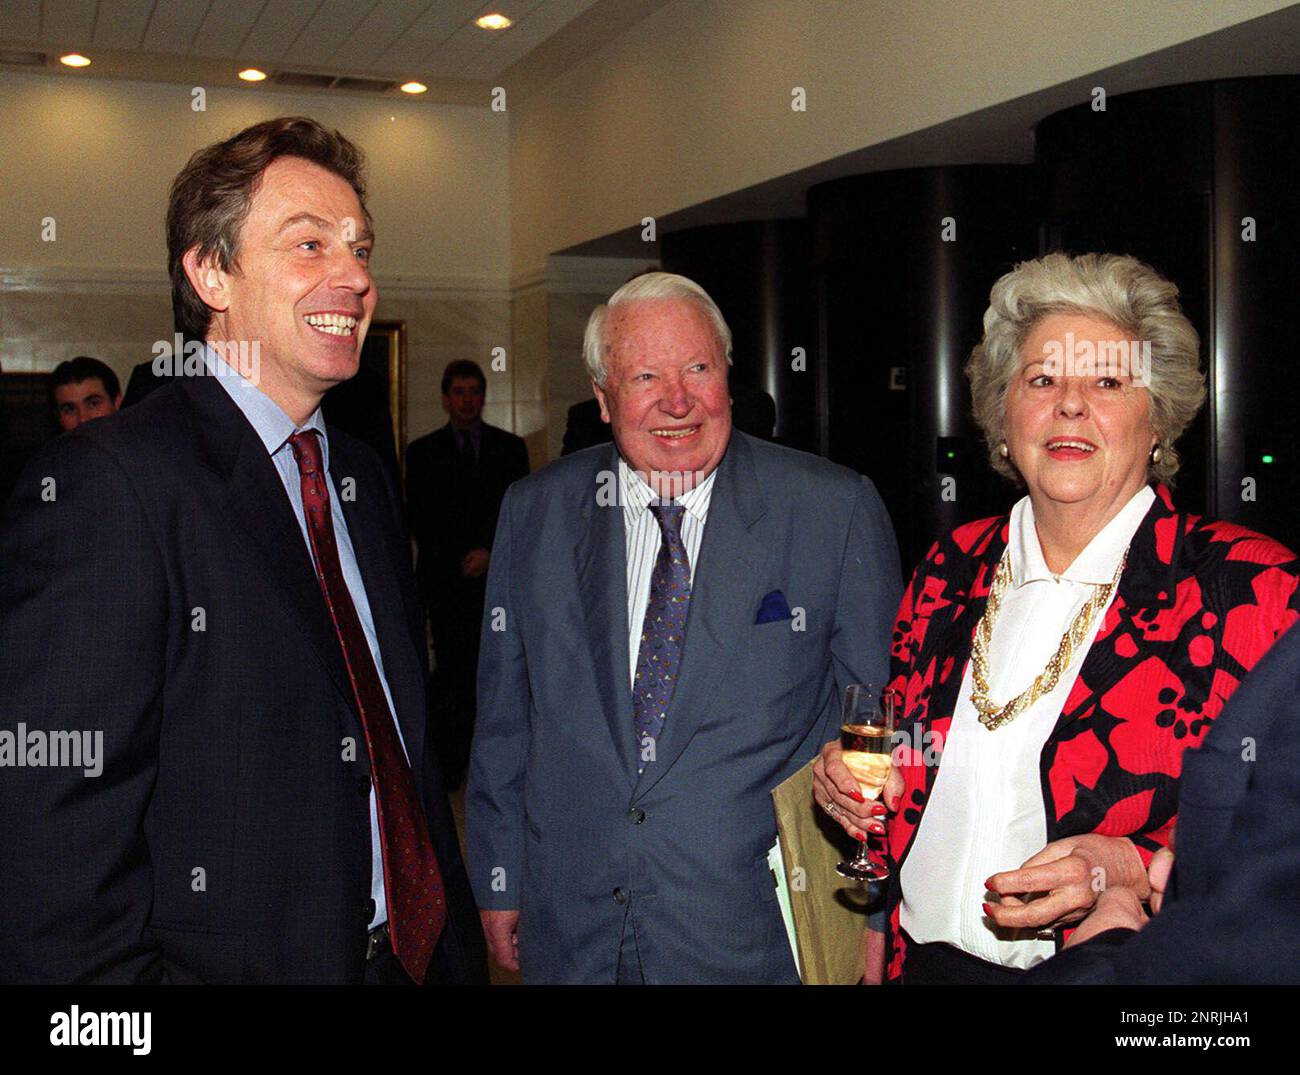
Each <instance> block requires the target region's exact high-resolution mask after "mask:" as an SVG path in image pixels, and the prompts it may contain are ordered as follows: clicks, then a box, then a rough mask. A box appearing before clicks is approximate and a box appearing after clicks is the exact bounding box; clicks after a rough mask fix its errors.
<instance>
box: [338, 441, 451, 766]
mask: <svg viewBox="0 0 1300 1075" xmlns="http://www.w3.org/2000/svg"><path fill="white" fill-rule="evenodd" d="M352 448H353V446H352V445H350V444H349V443H348V442H347V440H346V439H345V438H344V437H343V436H339V435H336V434H335V433H334V432H331V433H330V466H329V471H330V478H331V479H332V480H333V483H334V489H335V490H336V491H338V490H339V489H340V487H341V485H342V482H343V479H344V478H352V479H354V481H355V482H356V491H357V495H356V496H355V497H353V498H352V499H347V498H343V499H342V500H341V504H342V507H343V517H344V519H345V520H347V524H348V537H349V539H350V540H351V542H352V552H353V553H354V555H355V556H356V560H357V568H358V570H359V571H360V572H361V582H362V585H363V586H364V587H365V590H366V601H367V603H368V604H369V605H370V618H371V621H372V622H373V623H374V625H375V637H376V638H377V639H378V640H379V652H380V655H381V656H382V658H383V663H384V680H385V682H387V684H388V690H389V693H390V694H392V696H393V707H394V708H395V709H396V713H395V714H394V717H395V718H396V720H397V722H398V724H399V726H400V727H401V731H402V740H403V742H404V743H405V744H406V753H407V756H408V757H409V759H410V762H411V767H412V769H413V770H415V771H416V772H417V773H418V772H419V771H420V759H421V758H422V757H423V750H424V729H425V725H426V723H427V704H426V696H425V694H424V692H423V691H417V690H415V689H414V687H415V685H416V684H420V683H423V681H424V675H423V672H422V671H421V669H420V665H419V664H418V663H417V658H418V656H419V650H417V649H415V648H414V647H413V646H412V639H411V635H410V632H409V630H408V629H407V626H406V623H405V617H404V609H405V607H406V606H405V603H404V602H403V600H402V591H401V587H400V585H399V584H398V579H397V575H396V572H395V571H394V565H393V562H392V559H391V558H390V557H389V556H388V554H387V552H386V550H385V549H384V533H385V530H386V529H387V528H386V527H385V525H384V519H383V518H382V513H383V512H384V511H385V510H386V504H387V498H386V497H385V496H384V489H383V486H382V482H383V477H382V475H381V474H380V473H379V472H378V469H377V468H376V467H369V468H367V474H368V476H367V477H365V478H363V477H362V476H361V473H360V467H359V465H358V462H357V460H356V459H355V458H354V456H353V454H352Z"/></svg>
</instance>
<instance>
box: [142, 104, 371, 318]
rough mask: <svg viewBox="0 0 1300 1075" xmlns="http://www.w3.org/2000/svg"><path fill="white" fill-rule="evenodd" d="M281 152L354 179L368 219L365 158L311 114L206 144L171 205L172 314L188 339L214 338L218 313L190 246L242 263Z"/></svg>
mask: <svg viewBox="0 0 1300 1075" xmlns="http://www.w3.org/2000/svg"><path fill="white" fill-rule="evenodd" d="M280 157H301V158H303V159H304V160H308V161H311V162H312V163H313V164H318V165H320V166H321V167H322V168H324V169H325V170H326V171H327V172H333V173H334V174H335V175H337V176H339V177H340V178H341V179H344V180H346V181H347V183H348V185H349V186H351V187H352V189H353V190H354V191H356V193H357V198H358V199H360V201H361V211H362V213H364V214H365V218H366V224H367V225H370V224H371V219H370V212H369V210H367V209H366V187H365V158H364V156H363V155H362V153H361V150H359V149H358V148H357V147H356V146H354V145H353V144H352V143H351V142H349V141H348V140H347V139H346V138H344V137H343V135H341V134H339V132H338V131H330V130H327V129H326V128H324V127H322V126H321V125H320V124H319V123H317V122H316V121H315V120H314V119H307V118H305V117H303V116H281V117H280V118H279V119H268V120H266V121H265V122H263V123H257V124H254V125H253V126H252V127H247V128H245V129H244V130H242V131H240V132H239V133H238V134H236V135H234V136H232V137H230V138H227V139H226V140H225V141H224V142H216V143H214V144H212V145H210V146H205V147H204V148H203V149H200V150H199V151H198V152H197V153H195V154H194V156H192V157H191V158H190V159H189V163H188V164H186V165H185V167H184V168H182V169H181V171H180V174H179V175H177V176H176V179H175V180H174V181H173V182H172V191H171V198H170V200H169V201H168V204H167V270H168V272H169V273H170V274H171V280H172V317H173V319H174V321H175V324H176V331H177V332H180V333H182V334H184V336H185V337H186V338H188V339H192V340H202V339H205V338H206V337H207V333H208V326H209V325H210V324H211V322H212V311H211V310H210V309H209V308H208V306H207V304H206V303H205V302H204V301H203V300H202V299H201V298H199V295H198V292H196V291H195V290H194V288H193V286H192V285H191V284H190V281H189V278H188V277H187V276H186V275H185V264H184V260H183V259H184V257H185V252H186V251H187V250H190V249H192V248H193V247H196V246H197V247H198V249H199V257H200V258H208V257H214V256H215V258H216V261H217V264H218V265H220V266H221V268H222V269H225V270H229V269H230V268H231V266H232V265H233V266H237V264H238V254H239V250H238V244H239V231H240V229H241V228H242V227H243V224H244V218H245V217H247V216H248V207H249V205H250V204H251V203H252V200H253V195H254V194H256V193H257V187H258V184H259V183H260V182H261V180H262V173H263V172H265V171H266V169H267V167H268V166H269V165H270V164H271V162H272V161H275V160H277V159H278V158H280Z"/></svg>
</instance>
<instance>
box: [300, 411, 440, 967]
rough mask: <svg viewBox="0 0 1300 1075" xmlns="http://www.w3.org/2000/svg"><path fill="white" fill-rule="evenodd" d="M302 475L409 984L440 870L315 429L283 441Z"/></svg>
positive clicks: (428, 938) (391, 926) (424, 955)
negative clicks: (369, 636)
mask: <svg viewBox="0 0 1300 1075" xmlns="http://www.w3.org/2000/svg"><path fill="white" fill-rule="evenodd" d="M289 446H290V447H291V448H292V449H293V457H294V459H295V460H297V462H298V472H299V474H300V476H301V479H302V504H303V507H304V508H305V509H306V513H307V534H308V536H309V538H310V540H311V549H312V553H313V555H314V556H315V557H316V570H317V578H318V579H319V580H320V588H321V592H322V593H323V594H324V595H325V604H326V605H327V606H328V607H329V613H330V619H331V620H333V621H334V631H335V633H336V634H337V635H338V638H339V645H340V646H341V647H342V648H343V662H344V664H346V665H347V669H348V678H349V679H350V680H351V681H352V692H353V694H354V695H355V696H356V700H357V708H358V709H359V710H360V711H361V725H362V727H363V728H364V729H365V733H366V747H367V749H368V750H369V752H370V775H371V777H372V778H373V780H374V782H375V799H376V801H377V803H378V807H379V840H380V844H381V845H382V848H383V856H384V891H385V892H386V893H387V897H388V930H389V934H390V935H391V937H392V944H393V952H394V954H395V955H396V956H397V958H398V960H400V961H401V964H402V966H403V968H405V970H406V973H407V974H409V975H410V976H411V978H412V979H413V980H414V981H415V982H417V983H418V982H423V981H424V976H425V973H426V972H427V971H428V969H429V960H430V958H431V957H432V956H433V949H434V946H435V945H436V944H437V943H438V937H439V935H440V934H441V933H442V927H443V925H444V924H445V923H446V920H447V910H446V905H445V904H444V903H443V895H442V873H441V871H440V870H439V869H438V859H437V857H436V856H435V855H434V852H433V843H432V841H431V840H430V839H429V827H428V825H426V824H425V820H424V811H423V810H422V809H421V808H420V800H419V796H418V795H417V794H416V791H415V778H414V777H413V776H412V775H411V767H410V766H409V765H408V764H407V763H406V755H405V753H404V752H403V750H402V743H401V740H400V739H398V737H397V726H396V724H394V722H393V715H392V713H391V712H389V709H388V700H387V699H386V698H385V697H384V688H383V684H382V683H380V681H379V672H378V670H377V669H376V668H375V662H374V658H373V657H372V656H371V654H370V646H369V644H368V643H367V642H366V636H365V632H364V631H363V630H362V629H361V620H360V619H359V618H358V617H357V610H356V606H355V605H353V603H352V595H351V594H350V593H348V587H347V583H346V582H344V580H343V571H342V568H340V566H339V550H338V546H337V545H336V544H335V542H334V521H333V519H332V517H331V515H330V494H329V485H328V484H327V482H326V480H325V473H324V465H323V463H322V460H321V448H320V441H319V440H318V439H317V438H316V433H315V431H314V430H308V431H307V432H305V433H295V434H294V435H293V436H292V437H290V438H289Z"/></svg>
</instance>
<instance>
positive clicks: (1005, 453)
mask: <svg viewBox="0 0 1300 1075" xmlns="http://www.w3.org/2000/svg"><path fill="white" fill-rule="evenodd" d="M998 455H1000V456H1002V458H1003V459H1009V458H1011V449H1010V448H1008V447H1007V442H1006V441H1003V442H1002V443H1001V444H999V445H998Z"/></svg>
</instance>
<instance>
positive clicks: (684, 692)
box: [466, 273, 901, 983]
mask: <svg viewBox="0 0 1300 1075" xmlns="http://www.w3.org/2000/svg"><path fill="white" fill-rule="evenodd" d="M729 350H730V331H729V330H728V328H727V325H726V322H725V321H724V320H723V318H722V314H721V313H720V312H719V311H718V308H717V306H716V305H715V304H714V303H713V301H712V300H711V299H710V298H709V296H708V295H707V294H705V292H704V291H703V290H702V289H701V288H700V287H699V286H698V285H697V284H694V283H693V282H692V281H690V280H686V279H684V278H683V277H680V276H673V275H670V274H666V273H651V274H648V275H645V276H640V277H637V278H635V279H633V280H632V281H630V282H629V283H628V284H625V285H624V286H623V287H622V288H620V289H619V290H618V291H616V292H615V293H614V295H613V296H612V297H611V298H610V301H609V304H608V306H601V307H598V308H597V309H596V311H595V312H594V313H593V314H592V318H591V321H590V322H589V323H588V326H587V335H586V339H585V342H584V353H585V357H586V363H587V369H588V371H589V373H590V374H591V378H592V382H593V385H594V387H595V391H596V395H597V398H598V399H599V401H600V405H601V411H602V415H603V417H604V419H605V421H606V422H609V423H610V425H611V426H612V428H613V430H614V439H615V444H614V445H608V446H598V447H594V448H589V449H587V450H586V451H581V452H577V453H575V454H573V455H570V456H566V457H565V458H564V459H561V460H559V461H558V462H556V463H553V464H551V465H550V466H548V467H546V468H544V469H543V470H540V471H538V473H536V474H534V475H532V476H531V477H529V478H526V479H525V480H523V481H521V482H518V483H517V484H515V485H514V486H512V487H511V489H510V491H509V492H508V493H507V494H506V499H505V503H504V505H503V506H502V509H501V521H500V524H499V526H498V528H497V537H496V542H495V544H494V545H493V551H492V567H491V569H490V571H489V572H488V588H487V608H488V612H487V614H486V615H485V616H484V621H483V633H482V647H483V650H482V657H481V660H480V662H479V681H478V693H479V713H478V726H477V727H476V729H475V733H474V749H473V754H472V758H471V764H470V777H469V791H468V793H467V797H466V829H467V832H466V837H467V854H468V857H469V862H470V876H471V881H472V883H473V885H474V887H475V895H476V896H477V898H478V901H479V906H480V908H482V911H481V917H482V918H483V924H484V930H485V933H486V935H487V937H488V943H489V946H490V948H491V951H492V954H493V956H494V957H495V958H496V959H497V960H498V961H499V962H500V963H502V965H504V966H507V967H511V968H514V967H520V966H521V967H522V972H523V976H524V980H525V981H526V982H588V983H591V982H596V983H599V982H605V983H613V982H626V983H640V982H648V983H660V982H736V983H744V982H750V983H775V982H795V981H797V980H798V978H797V976H796V972H795V965H794V960H793V957H792V956H791V953H790V946H789V943H788V941H787V939H786V933H785V927H784V925H783V922H782V919H781V914H780V912H779V910H778V908H777V902H776V891H775V888H774V885H773V878H772V873H771V872H770V870H769V866H768V853H769V850H770V849H771V848H772V846H773V843H774V840H775V836H776V820H775V817H774V814H773V809H772V801H771V798H770V792H771V790H772V788H774V787H775V786H776V785H777V784H779V783H780V782H781V781H782V780H784V779H785V778H786V777H788V776H789V775H791V774H792V773H793V772H794V771H795V770H797V769H798V768H800V767H801V766H802V765H803V764H804V763H805V762H807V761H808V760H809V759H810V758H811V757H812V756H813V755H814V754H815V753H816V751H817V750H818V748H819V747H820V745H821V743H823V742H824V741H825V740H826V739H827V738H829V737H830V736H831V735H832V734H833V733H834V730H835V729H836V727H837V725H838V722H839V715H840V695H841V690H842V688H843V687H844V686H846V685H847V684H849V683H855V682H864V681H868V682H874V683H882V682H884V678H883V677H884V676H885V673H886V670H887V658H888V654H889V632H890V628H891V626H892V622H893V617H894V611H895V609H896V608H897V604H898V597H899V593H900V590H901V579H900V575H899V568H898V554H897V546H896V544H895V542H894V534H893V530H892V528H891V526H890V524H889V519H888V516H887V515H886V513H885V509H884V506H883V505H882V504H881V502H880V498H879V497H878V496H877V495H876V492H875V489H874V488H873V487H872V486H871V484H870V483H869V482H867V481H865V480H864V479H862V478H860V477H859V476H858V475H857V474H854V473H852V472H851V471H848V470H845V469H844V468H842V467H838V466H835V465H833V464H831V463H828V462H826V461H825V460H822V459H818V458H816V457H815V456H810V455H805V454H803V453H800V452H795V451H791V450H790V449H787V448H782V447H778V446H776V445H772V444H768V443H765V442H763V441H760V440H757V439H755V438H753V437H750V436H748V435H747V434H744V433H740V432H736V431H733V429H732V424H731V406H730V398H729V395H728V391H727V365H728V359H729ZM498 610H499V611H498Z"/></svg>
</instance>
